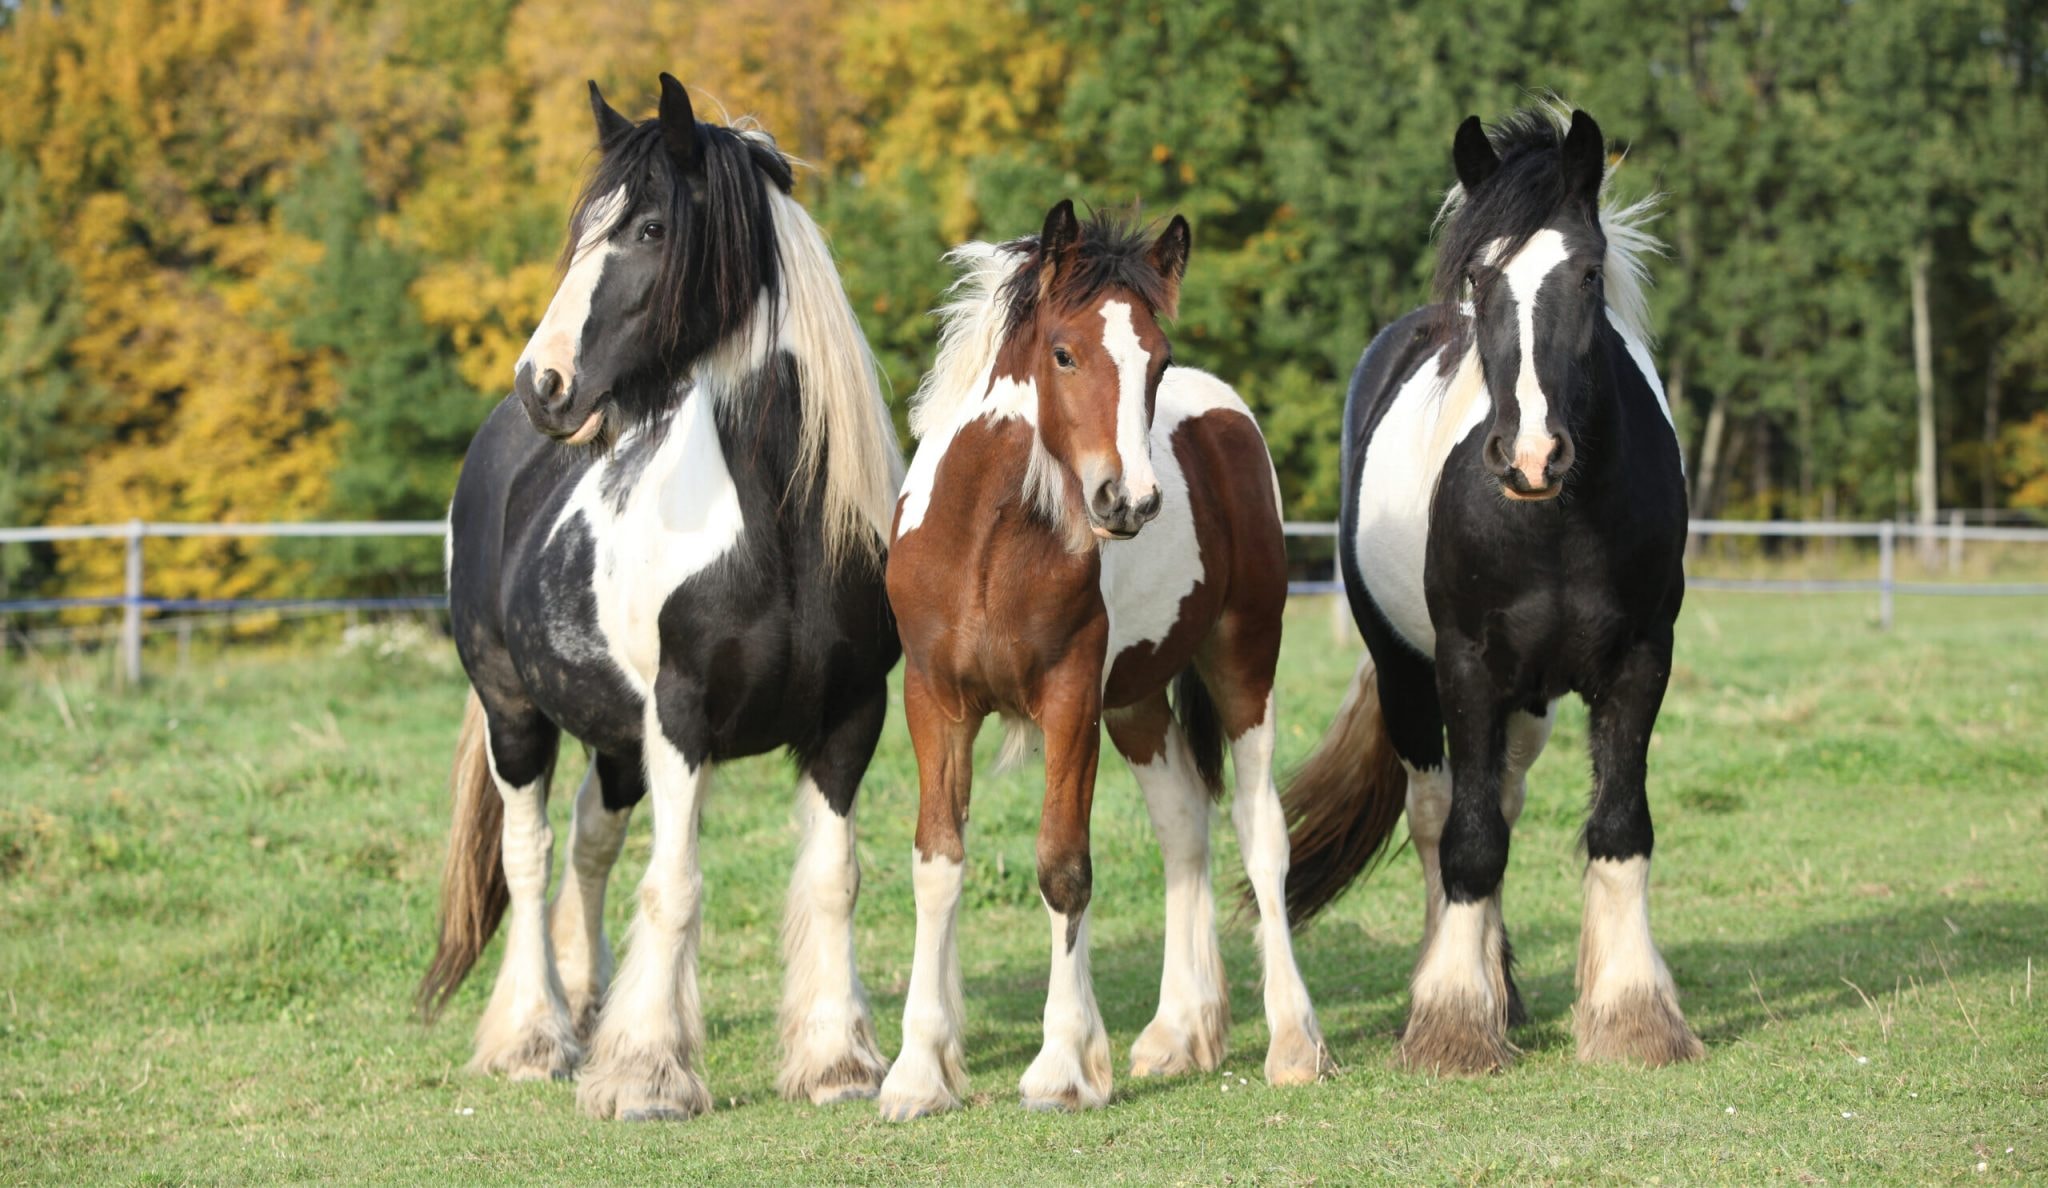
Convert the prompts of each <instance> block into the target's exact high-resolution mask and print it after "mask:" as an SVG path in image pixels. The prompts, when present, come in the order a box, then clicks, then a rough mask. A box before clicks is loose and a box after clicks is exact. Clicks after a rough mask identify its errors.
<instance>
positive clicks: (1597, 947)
mask: <svg viewBox="0 0 2048 1188" xmlns="http://www.w3.org/2000/svg"><path fill="white" fill-rule="evenodd" d="M1579 943H1580V945H1581V947H1582V949H1583V951H1584V952H1586V953H1587V954H1590V955H1591V960H1590V961H1589V962H1588V963H1587V968H1586V970H1585V973H1586V984H1585V985H1582V986H1580V987H1579V1005H1580V1006H1581V1007H1583V1008H1596V1009H1597V1008H1599V1007H1605V1006H1614V1005H1616V1004H1617V1003H1621V1002H1624V1001H1626V1000H1628V999H1630V998H1632V997H1635V996H1639V995H1642V994H1644V993H1650V992H1655V993H1662V994H1664V995H1667V996H1669V997H1671V998H1672V999H1673V1000H1675V999H1676V997H1677V989H1676V987H1674V986H1673V984H1672V981H1671V971H1670V970H1669V969H1667V968H1666V967H1665V965H1664V958H1663V957H1662V956H1660V955H1659V954H1658V952H1657V946H1656V943H1655V942H1654V941H1653V940H1651V938H1650V860H1649V858H1647V857H1644V856H1640V855H1639V856H1637V857H1634V858H1624V859H1621V860H1619V861H1616V860H1614V859H1608V858H1595V859H1593V860H1592V861H1590V862H1588V863H1586V913H1585V919H1584V920H1583V921H1582V923H1581V926H1580V938H1579Z"/></svg>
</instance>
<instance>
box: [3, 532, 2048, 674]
mask: <svg viewBox="0 0 2048 1188" xmlns="http://www.w3.org/2000/svg"><path fill="white" fill-rule="evenodd" d="M1284 527H1285V531H1286V533H1287V535H1288V536H1290V537H1294V538H1299V539H1316V538H1324V539H1329V538H1334V537H1335V536H1336V535H1337V525H1336V524H1334V523H1330V522H1327V521H1289V522H1288V523H1287V524H1286V525H1285V526H1284ZM1689 530H1690V532H1691V533H1692V537H1693V539H1694V540H1695V541H1697V540H1699V539H1700V538H1703V537H1712V536H1748V537H1795V538H1797V537H1807V538H1812V537H1829V538H1851V539H1863V540H1875V541H1877V546H1878V572H1877V576H1876V577H1875V578H1854V579H1799V578H1790V579H1787V578H1710V577H1699V576H1689V577H1688V578H1687V579H1686V585H1687V586H1688V587H1690V588H1693V589H1704V590H1745V591H1757V592H1778V593H1840V592H1865V593H1875V594H1876V595H1877V596H1878V621H1879V623H1880V624H1881V625H1882V626H1884V627H1886V628H1889V627H1890V626H1891V624H1892V612H1893V599H1894V598H1895V597H1896V596H1897V595H1901V594H1926V595H1940V596H1979V597H1982V596H1998V597H2015V596H2017V597H2030V598H2039V597H2048V582H1959V581H1944V582H1914V581H1900V580H1899V579H1898V565H1897V553H1898V544H1899V542H1900V541H1901V540H1922V539H1927V540H1929V541H1930V543H1931V544H1933V545H1934V546H1936V547H1942V546H1945V548H1946V551H1947V555H1948V562H1949V565H1948V567H1949V569H1950V571H1951V572H1955V571H1958V570H1960V568H1961V558H1962V551H1963V548H1964V546H1965V544H1966V543H1967V542H2001V543H2013V544H2020V543H2025V544H2048V528H2009V527H1985V526H1975V525H1969V524H1965V523H1964V522H1963V517H1962V514H1961V513H1960V512H1958V513H1955V514H1954V515H1952V516H1951V517H1950V518H1949V520H1948V521H1947V522H1946V523H1943V524H1937V525H1935V526H1932V527H1922V526H1920V525H1918V524H1902V523H1893V522H1891V521H1877V522H1871V523H1843V522H1839V521H1819V520H1694V521H1692V522H1691V524H1690V525H1689ZM446 531H447V525H446V524H444V523H443V522H442V521H440V520H394V521H358V522H344V521H329V522H318V523H275V524H174V523H153V522H145V521H142V520H130V521H129V522H127V523H125V524H81V525H66V526H57V527H39V528H0V545H6V544H36V543H47V542H59V541H85V540H119V541H123V542H124V543H125V548H126V561H127V564H126V570H125V581H124V583H123V591H122V593H121V594H120V595H119V596H118V597H97V598H37V599H14V600H0V614H19V613H35V612H49V611H63V610H74V609H81V608H93V607H105V608H119V609H120V611H121V626H120V666H121V672H122V674H123V675H124V676H125V677H126V678H127V680H128V681H130V682H131V683H132V682H137V681H140V680H141V679H142V634H143V629H144V628H143V616H144V615H145V614H146V613H148V612H152V611H155V612H172V613H178V612H187V613H189V612H195V611H235V610H284V609H298V610H357V609H370V610H382V609H428V608H433V607H439V606H441V605H443V604H444V601H445V600H444V599H443V598H441V597H440V596H438V595H435V596H426V597H415V598H270V599H170V598H151V597H149V596H148V595H147V593H146V592H145V589H146V584H147V583H146V576H147V575H146V572H145V569H144V566H143V547H142V546H143V542H144V541H146V540H148V539H150V538H152V537H158V538H173V537H223V536H226V537H349V538H367V537H402V536H432V537H440V536H442V535H444V534H445V533H446ZM1342 589H1343V585H1342V583H1341V582H1340V581H1337V580H1335V579H1334V576H1333V578H1332V579H1331V580H1324V581H1313V580H1307V581H1296V582H1291V583H1290V584H1289V586H1288V592H1289V593H1290V594H1335V593H1341V592H1342Z"/></svg>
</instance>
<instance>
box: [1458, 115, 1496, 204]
mask: <svg viewBox="0 0 2048 1188" xmlns="http://www.w3.org/2000/svg"><path fill="white" fill-rule="evenodd" d="M1451 164H1453V165H1454V166H1456V167H1457V170H1458V182H1459V184H1461V185H1463V186H1464V187H1465V193H1466V194H1468V195H1469V194H1471V193H1472V191H1474V190H1476V189H1478V188H1479V187H1480V186H1482V185H1485V184H1486V179H1487V178H1489V177H1492V176H1493V173H1494V170H1496V169H1499V168H1500V154H1498V153H1496V152H1494V151H1493V142H1492V141H1490V140H1488V139H1487V138H1486V128H1485V127H1484V126H1482V125H1481V124H1480V122H1479V117H1478V116H1476V115H1475V116H1466V117H1465V122H1464V123H1462V124H1459V125H1458V138H1457V140H1455V141H1453V142H1452V144H1451Z"/></svg>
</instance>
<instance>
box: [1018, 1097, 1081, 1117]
mask: <svg viewBox="0 0 2048 1188" xmlns="http://www.w3.org/2000/svg"><path fill="white" fill-rule="evenodd" d="M1019 1104H1021V1105H1022V1106H1023V1107H1024V1108H1025V1109H1027V1110H1030V1111H1031V1112H1032V1113H1034V1114H1077V1113H1080V1111H1081V1107H1080V1104H1079V1102H1078V1101H1062V1100H1060V1099H1059V1098H1057V1097H1027V1098H1024V1099H1023V1100H1022V1101H1021V1102H1020V1103H1019Z"/></svg>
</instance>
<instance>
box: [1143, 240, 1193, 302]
mask: <svg viewBox="0 0 2048 1188" xmlns="http://www.w3.org/2000/svg"><path fill="white" fill-rule="evenodd" d="M1193 240H1194V232H1192V231H1190V230H1189V229H1188V221H1187V220H1186V219H1185V218H1182V217H1181V216H1180V215H1175V216H1173V221H1172V222H1170V223H1168V224H1167V225H1166V230H1164V231H1161V232H1160V233H1159V238H1158V239H1155V240H1153V241H1152V250H1151V251H1150V252H1149V253H1147V254H1148V255H1149V256H1150V257H1151V260H1152V266H1153V267H1154V268H1157V269H1158V270H1159V275H1160V276H1161V277H1162V278H1163V279H1164V280H1165V281H1166V290H1165V295H1164V296H1163V297H1162V298H1161V300H1160V303H1159V308H1158V309H1157V310H1155V311H1153V312H1155V313H1162V314H1165V315H1166V316H1167V317H1169V318H1173V317H1179V316H1180V278H1181V277H1183V276H1186V275H1187V271H1188V248H1189V246H1190V245H1191V244H1192V242H1193Z"/></svg>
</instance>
